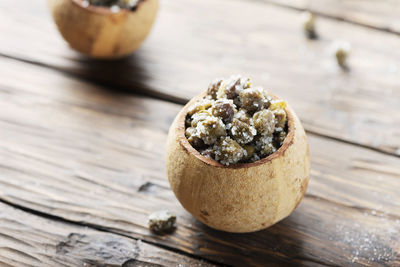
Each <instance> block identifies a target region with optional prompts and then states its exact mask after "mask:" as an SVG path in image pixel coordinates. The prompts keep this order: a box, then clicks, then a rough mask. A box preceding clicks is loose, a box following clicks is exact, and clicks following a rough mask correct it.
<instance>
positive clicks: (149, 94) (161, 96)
mask: <svg viewBox="0 0 400 267" xmlns="http://www.w3.org/2000/svg"><path fill="white" fill-rule="evenodd" d="M256 1H263V0H256ZM0 57H3V58H7V59H11V60H15V61H18V62H23V63H28V64H32V65H35V66H40V67H42V68H46V69H51V70H56V71H57V72H60V73H62V74H64V75H66V76H69V77H72V78H74V79H77V80H80V81H85V82H88V83H91V84H94V85H99V86H102V87H104V88H107V89H110V88H111V85H110V84H108V83H103V82H101V81H93V80H91V79H88V78H83V77H81V76H78V75H74V74H71V73H67V72H65V71H64V70H62V69H59V68H56V67H53V66H50V65H47V64H44V63H40V62H37V61H33V60H29V59H23V58H19V57H15V56H10V55H5V54H3V53H0ZM112 89H113V90H115V89H117V90H118V92H119V93H122V94H126V95H138V96H147V97H150V98H153V99H158V100H162V101H167V102H170V103H174V104H178V105H185V104H186V103H187V102H188V101H187V100H186V99H184V98H181V97H175V96H172V95H169V94H161V93H160V92H159V91H156V90H153V89H151V88H146V90H137V91H133V90H132V89H127V88H124V87H121V86H115V85H112ZM304 130H305V131H306V133H309V134H313V135H316V136H319V137H322V138H326V139H330V140H334V141H338V142H342V143H345V144H349V145H353V146H357V147H362V148H366V149H369V150H372V151H376V152H379V153H382V154H385V155H389V156H393V157H397V158H400V154H393V153H391V152H388V151H385V150H382V149H379V148H375V147H371V146H368V145H363V144H361V143H356V142H352V141H350V140H345V139H341V138H338V137H334V136H329V135H325V134H322V133H319V132H316V131H313V130H310V129H304Z"/></svg>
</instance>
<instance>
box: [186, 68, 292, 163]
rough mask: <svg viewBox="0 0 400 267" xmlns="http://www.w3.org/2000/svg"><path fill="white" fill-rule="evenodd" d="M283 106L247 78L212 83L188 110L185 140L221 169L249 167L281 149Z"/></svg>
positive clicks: (237, 77) (283, 128)
mask: <svg viewBox="0 0 400 267" xmlns="http://www.w3.org/2000/svg"><path fill="white" fill-rule="evenodd" d="M285 108H286V102H285V101H282V100H274V99H272V97H271V96H270V95H268V93H267V92H266V91H264V89H263V88H261V87H254V86H252V83H251V82H250V79H249V78H245V77H241V76H232V77H230V78H228V79H216V80H214V81H213V82H212V83H211V84H210V85H209V87H208V90H207V95H206V96H205V97H204V98H203V99H200V100H198V101H196V103H194V104H193V105H192V106H190V107H189V109H188V113H187V115H186V120H185V126H186V131H185V136H186V138H187V139H188V141H189V143H190V144H191V145H192V146H193V147H194V148H195V149H196V150H197V151H199V152H200V153H201V154H202V155H203V156H206V157H209V158H211V159H214V160H216V161H218V162H220V163H221V164H223V165H226V166H228V165H231V164H236V163H250V162H255V161H257V160H260V159H262V158H265V157H267V156H269V155H271V154H272V153H274V152H275V151H277V150H278V149H279V147H281V146H282V144H283V141H284V140H285V137H286V135H287V130H288V126H287V116H286V111H285Z"/></svg>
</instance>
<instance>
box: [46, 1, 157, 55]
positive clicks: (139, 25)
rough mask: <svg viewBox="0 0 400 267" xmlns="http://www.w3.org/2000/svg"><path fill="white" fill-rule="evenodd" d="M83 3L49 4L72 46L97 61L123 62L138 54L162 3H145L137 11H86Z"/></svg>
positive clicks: (99, 9) (63, 2)
mask: <svg viewBox="0 0 400 267" xmlns="http://www.w3.org/2000/svg"><path fill="white" fill-rule="evenodd" d="M80 2H82V1H79V0H48V3H49V6H50V10H51V13H52V16H53V19H54V21H55V23H56V25H57V27H58V30H59V31H60V33H61V35H62V36H63V37H64V39H65V40H66V41H67V42H68V43H69V45H70V46H71V47H72V48H73V49H75V50H77V51H79V52H81V53H83V54H86V55H88V56H91V57H94V58H111V59H112V58H120V57H123V56H126V55H128V54H130V53H132V52H133V51H135V50H136V49H137V48H138V47H139V46H140V44H141V43H142V42H143V40H144V39H145V38H146V36H147V35H148V33H149V32H150V30H151V27H152V25H153V22H154V19H155V17H156V14H157V10H158V0H143V1H142V2H140V3H139V5H138V6H137V8H136V10H134V11H130V10H124V9H121V11H120V12H117V13H112V12H111V10H110V9H109V8H105V7H94V6H89V7H87V8H84V7H82V6H81V5H80V4H79V3H80Z"/></svg>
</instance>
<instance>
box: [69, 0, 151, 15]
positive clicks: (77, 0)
mask: <svg viewBox="0 0 400 267" xmlns="http://www.w3.org/2000/svg"><path fill="white" fill-rule="evenodd" d="M69 1H71V2H72V3H73V4H76V5H77V6H79V7H80V8H82V9H85V10H87V11H89V12H93V13H96V14H99V15H113V14H121V13H131V12H132V13H134V12H137V11H138V10H139V8H140V6H141V5H142V4H143V3H144V2H146V0H140V1H139V3H138V4H137V6H136V7H135V9H133V10H132V9H126V8H120V10H119V11H118V12H112V11H111V8H110V7H106V6H94V5H90V4H89V5H88V6H87V7H84V6H83V5H82V2H83V1H84V0H69Z"/></svg>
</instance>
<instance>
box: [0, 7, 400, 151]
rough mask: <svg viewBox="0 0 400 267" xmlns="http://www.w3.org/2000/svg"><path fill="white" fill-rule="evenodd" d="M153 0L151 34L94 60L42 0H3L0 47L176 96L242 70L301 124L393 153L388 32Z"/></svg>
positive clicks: (394, 62)
mask: <svg viewBox="0 0 400 267" xmlns="http://www.w3.org/2000/svg"><path fill="white" fill-rule="evenodd" d="M160 5H161V6H160V13H159V17H158V18H157V21H156V24H155V27H154V29H153V31H152V33H151V35H150V36H149V38H148V40H147V41H146V42H145V43H144V45H143V46H142V47H141V48H140V49H139V50H138V51H137V52H136V53H135V54H134V55H132V56H131V57H129V58H126V59H125V60H121V61H113V62H102V61H92V60H89V59H87V58H85V57H83V56H80V55H78V54H77V53H75V52H73V51H71V50H70V49H69V48H68V47H67V45H66V44H65V43H64V42H63V40H62V39H61V38H60V36H59V35H58V33H57V32H56V29H55V26H54V25H53V23H52V22H51V18H50V16H49V15H48V14H47V13H48V11H47V10H46V6H45V5H41V4H37V3H34V2H33V1H28V0H21V1H18V2H15V1H11V0H5V1H2V3H1V4H0V7H1V9H0V20H1V22H2V23H0V31H1V32H2V34H1V35H0V54H3V55H7V56H10V57H15V58H19V59H21V60H24V61H27V62H33V63H35V64H42V65H45V66H48V67H51V68H54V69H58V70H61V71H63V72H66V73H70V74H74V75H77V76H79V77H83V78H88V79H91V80H92V81H96V82H98V83H104V84H107V85H111V86H113V87H118V88H123V89H126V90H131V91H134V92H140V93H143V94H148V95H149V94H150V95H153V96H158V97H161V98H164V99H169V100H174V101H177V102H179V103H184V102H186V101H187V100H188V99H189V98H191V97H192V96H194V95H197V94H198V93H200V92H202V91H203V90H204V89H205V87H206V86H207V85H208V83H209V82H210V80H211V79H213V78H215V77H218V76H228V75H231V74H236V73H242V74H244V75H248V76H251V77H252V78H253V80H254V81H255V83H256V84H259V85H263V86H265V87H266V88H267V89H270V90H271V91H272V92H274V93H276V94H277V95H279V96H281V97H282V98H284V99H286V100H288V101H289V103H290V104H291V105H292V106H293V108H294V109H295V110H296V112H297V113H298V115H299V117H300V119H301V120H302V122H303V124H304V126H305V128H306V130H307V131H309V132H313V133H316V134H319V135H324V136H330V137H333V138H338V139H340V140H345V141H348V142H352V143H357V144H361V145H364V146H367V147H371V148H373V149H377V150H380V151H384V152H387V153H391V154H393V155H397V156H399V155H400V113H399V112H398V107H399V105H400V101H399V99H400V79H399V75H400V66H399V63H398V62H399V61H400V51H399V50H398V49H397V48H398V47H399V46H400V39H399V38H398V36H395V35H392V34H388V33H385V32H379V31H375V30H371V29H368V28H365V27H360V26H356V25H351V24H348V23H342V22H338V21H337V20H330V19H324V18H321V19H319V20H318V28H319V31H320V33H321V39H320V40H319V41H316V42H315V41H307V40H305V38H304V36H303V33H302V31H301V24H300V20H301V19H300V17H301V14H300V12H298V11H295V10H290V9H285V8H279V7H276V6H273V5H269V4H266V3H263V2H260V1H244V0H235V1H230V0H220V1H217V2H216V1H211V0H206V1H195V0H168V1H165V0H163V1H161V3H160ZM199 14H207V16H203V15H199ZM221 14H223V15H221ZM232 18H240V19H232ZM7 25H14V27H12V28H10V27H8V26H7ZM37 36H40V38H37ZM336 39H343V40H347V41H349V42H350V43H351V45H352V47H353V51H352V54H351V56H350V68H351V71H350V72H342V71H341V70H340V69H339V68H338V67H337V66H336V65H335V62H334V59H333V56H332V55H331V54H330V52H329V47H330V46H331V44H332V42H333V41H334V40H336ZM21 40H24V41H21ZM27 44H29V45H27Z"/></svg>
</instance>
